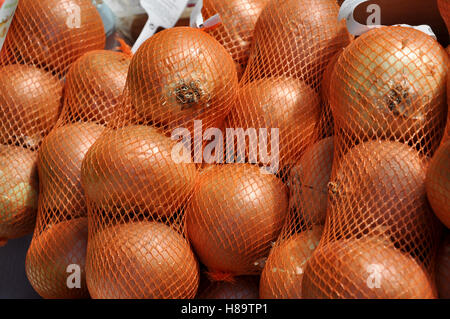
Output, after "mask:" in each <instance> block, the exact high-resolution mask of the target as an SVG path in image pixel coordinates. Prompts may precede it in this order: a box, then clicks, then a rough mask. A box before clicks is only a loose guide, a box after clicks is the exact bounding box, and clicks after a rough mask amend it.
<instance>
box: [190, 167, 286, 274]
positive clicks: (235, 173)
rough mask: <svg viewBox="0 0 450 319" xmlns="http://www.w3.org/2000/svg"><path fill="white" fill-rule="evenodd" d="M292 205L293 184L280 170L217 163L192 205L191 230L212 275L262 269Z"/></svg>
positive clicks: (204, 175) (204, 174)
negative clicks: (275, 173)
mask: <svg viewBox="0 0 450 319" xmlns="http://www.w3.org/2000/svg"><path fill="white" fill-rule="evenodd" d="M287 209H288V193H287V189H286V187H285V186H284V184H283V183H282V181H281V180H279V179H278V178H276V177H275V176H273V175H269V174H264V173H262V172H261V170H260V169H259V168H258V167H257V166H254V165H250V164H230V165H221V166H211V167H208V168H207V169H205V170H204V171H203V172H202V176H201V177H200V178H199V183H198V185H197V187H196V189H195V193H194V196H193V198H192V199H191V202H190V204H189V206H188V208H187V211H186V228H187V234H188V237H189V239H190V241H191V243H192V245H193V246H194V249H195V251H196V253H197V255H198V257H199V259H200V261H201V262H202V263H203V264H204V265H206V266H207V267H208V270H209V272H210V275H211V276H212V278H214V279H220V278H226V277H227V275H231V276H239V275H252V274H258V273H260V272H261V264H263V259H264V258H265V257H267V255H268V253H269V250H270V248H271V243H272V242H273V241H275V240H276V238H277V237H278V235H279V233H280V231H281V228H282V226H283V223H284V221H285V217H286V214H287Z"/></svg>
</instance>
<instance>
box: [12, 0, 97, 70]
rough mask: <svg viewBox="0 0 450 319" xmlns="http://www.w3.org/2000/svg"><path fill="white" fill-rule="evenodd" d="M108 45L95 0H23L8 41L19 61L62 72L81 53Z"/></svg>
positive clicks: (16, 13) (15, 57)
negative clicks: (93, 1)
mask: <svg viewBox="0 0 450 319" xmlns="http://www.w3.org/2000/svg"><path fill="white" fill-rule="evenodd" d="M104 46H105V31H104V28H103V22H102V19H101V17H100V14H99V13H98V11H97V9H96V7H95V6H94V5H93V4H92V1H91V0H40V1H36V0H21V1H19V5H18V6H17V10H16V12H15V15H14V20H13V22H12V24H11V27H10V29H9V31H8V36H7V39H6V42H5V50H6V51H10V52H11V55H13V56H14V61H15V62H16V63H24V62H25V63H27V64H33V65H36V66H38V67H40V68H48V69H50V70H51V71H56V72H57V73H59V74H61V75H62V74H64V73H65V72H66V71H67V70H68V68H69V67H70V65H71V64H72V63H73V62H75V60H77V59H78V58H79V57H80V56H81V55H83V54H84V53H86V52H88V51H92V50H102V49H103V48H104Z"/></svg>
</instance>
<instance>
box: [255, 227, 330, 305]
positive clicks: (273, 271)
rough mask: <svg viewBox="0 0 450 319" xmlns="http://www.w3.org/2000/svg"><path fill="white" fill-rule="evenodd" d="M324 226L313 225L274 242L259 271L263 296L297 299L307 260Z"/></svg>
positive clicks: (267, 297)
mask: <svg viewBox="0 0 450 319" xmlns="http://www.w3.org/2000/svg"><path fill="white" fill-rule="evenodd" d="M322 232H323V227H322V226H315V227H313V228H312V229H311V230H306V231H303V232H301V233H299V234H296V235H294V236H293V237H291V238H289V239H287V240H286V241H284V242H282V243H281V244H280V245H278V246H275V247H274V248H273V249H272V251H271V252H270V256H269V258H268V259H267V262H266V265H265V266H264V270H263V272H262V275H261V282H260V288H259V293H260V296H261V298H263V299H300V298H302V280H303V272H304V268H305V266H306V262H307V261H308V259H309V257H310V256H311V255H312V253H313V251H314V249H316V247H317V246H318V245H319V241H320V237H321V236H322Z"/></svg>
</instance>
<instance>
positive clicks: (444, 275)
mask: <svg viewBox="0 0 450 319" xmlns="http://www.w3.org/2000/svg"><path fill="white" fill-rule="evenodd" d="M436 285H437V289H438V292H439V298H441V299H450V234H449V233H448V232H447V234H446V235H445V237H444V240H443V241H442V243H441V247H440V248H439V252H438V256H437V262H436Z"/></svg>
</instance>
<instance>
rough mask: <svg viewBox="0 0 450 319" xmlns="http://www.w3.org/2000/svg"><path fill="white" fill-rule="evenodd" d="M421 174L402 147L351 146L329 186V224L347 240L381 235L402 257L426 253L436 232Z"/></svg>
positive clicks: (418, 161)
mask: <svg viewBox="0 0 450 319" xmlns="http://www.w3.org/2000/svg"><path fill="white" fill-rule="evenodd" d="M426 169H427V167H426V162H425V161H424V160H423V159H422V158H421V157H420V156H419V154H418V152H416V151H415V150H414V149H412V148H410V147H409V146H408V145H406V144H402V143H398V142H391V141H371V142H366V143H362V144H360V145H358V146H355V147H354V148H353V149H351V150H350V151H349V152H348V153H347V154H346V155H344V156H343V157H342V158H341V159H340V160H338V161H337V162H336V173H335V175H334V177H333V178H332V180H331V182H330V198H329V206H330V209H329V210H330V211H332V216H331V217H332V219H333V220H334V222H335V223H336V224H337V225H339V227H340V231H341V232H342V233H343V234H346V235H348V236H350V235H357V234H365V233H367V232H368V233H369V234H375V233H377V232H381V233H382V234H380V235H387V236H389V237H390V238H391V240H392V241H393V242H394V243H396V244H398V245H400V246H401V248H404V249H406V250H407V251H409V250H414V249H420V250H424V249H425V250H427V249H429V248H430V247H428V246H429V245H433V244H432V243H434V239H433V236H435V234H436V233H437V232H438V230H439V229H440V227H438V226H437V223H436V220H435V218H434V216H433V214H432V212H431V210H430V208H429V205H428V202H427V198H426V191H425V174H426ZM425 243H426V244H425ZM426 254H427V252H424V251H422V252H421V253H419V256H421V257H423V256H422V255H426Z"/></svg>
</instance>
